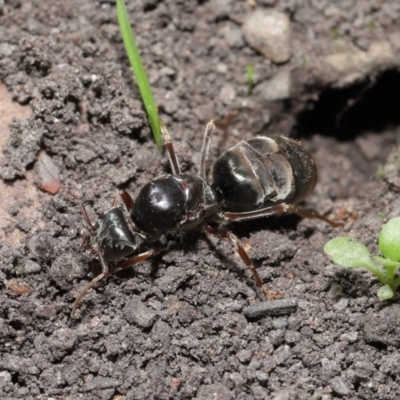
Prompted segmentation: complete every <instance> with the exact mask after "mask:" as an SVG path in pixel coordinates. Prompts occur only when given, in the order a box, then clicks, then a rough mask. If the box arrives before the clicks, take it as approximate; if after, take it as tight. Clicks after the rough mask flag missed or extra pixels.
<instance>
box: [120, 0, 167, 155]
mask: <svg viewBox="0 0 400 400" xmlns="http://www.w3.org/2000/svg"><path fill="white" fill-rule="evenodd" d="M117 16H118V23H119V27H120V30H121V36H122V39H123V41H124V45H125V50H126V53H127V54H128V58H129V62H130V63H131V67H132V69H133V73H134V74H135V77H136V81H137V84H138V86H139V91H140V95H141V96H142V101H143V104H144V108H145V109H146V113H147V117H148V118H149V121H150V126H151V130H152V132H153V136H154V140H155V141H156V144H157V147H158V149H160V150H161V147H162V140H161V126H160V119H159V118H158V112H157V106H156V103H155V101H154V97H153V93H152V92H151V88H150V83H149V80H148V78H147V75H146V70H145V69H144V66H143V63H142V59H141V58H140V54H139V50H138V48H137V46H136V41H135V36H134V34H133V31H132V28H131V25H130V23H129V17H128V12H127V11H126V7H125V3H124V0H117Z"/></svg>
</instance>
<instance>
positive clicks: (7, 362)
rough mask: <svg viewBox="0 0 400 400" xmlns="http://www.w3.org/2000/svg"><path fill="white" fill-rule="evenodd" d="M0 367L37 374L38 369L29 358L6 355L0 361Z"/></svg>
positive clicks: (22, 372)
mask: <svg viewBox="0 0 400 400" xmlns="http://www.w3.org/2000/svg"><path fill="white" fill-rule="evenodd" d="M0 368H1V369H5V370H8V371H13V372H19V373H21V374H28V375H38V374H39V369H38V368H37V367H36V365H35V364H34V363H33V361H32V360H31V359H29V358H23V357H18V356H14V355H6V356H4V358H3V359H2V360H1V361H0Z"/></svg>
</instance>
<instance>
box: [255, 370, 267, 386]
mask: <svg viewBox="0 0 400 400" xmlns="http://www.w3.org/2000/svg"><path fill="white" fill-rule="evenodd" d="M256 378H257V380H258V382H260V383H261V385H265V384H266V383H268V374H266V373H265V372H264V371H256Z"/></svg>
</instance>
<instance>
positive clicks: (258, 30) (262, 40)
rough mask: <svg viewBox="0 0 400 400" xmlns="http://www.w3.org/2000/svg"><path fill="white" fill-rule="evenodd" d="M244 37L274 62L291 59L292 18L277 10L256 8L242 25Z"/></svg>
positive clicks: (250, 44)
mask: <svg viewBox="0 0 400 400" xmlns="http://www.w3.org/2000/svg"><path fill="white" fill-rule="evenodd" d="M242 29H243V33H244V37H245V39H246V41H247V43H248V44H249V46H250V47H253V48H254V49H256V50H257V51H259V52H260V53H261V54H263V55H264V56H265V57H266V58H268V59H270V60H271V61H273V62H274V63H284V62H286V61H288V60H289V59H290V20H289V18H288V16H287V15H286V14H284V13H282V12H279V11H276V10H266V11H265V10H256V11H254V12H253V13H251V14H250V15H248V16H247V17H246V19H245V21H244V23H243V26H242Z"/></svg>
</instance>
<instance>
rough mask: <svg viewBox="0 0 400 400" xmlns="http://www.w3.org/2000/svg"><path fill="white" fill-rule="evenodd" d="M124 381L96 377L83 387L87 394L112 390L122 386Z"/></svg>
mask: <svg viewBox="0 0 400 400" xmlns="http://www.w3.org/2000/svg"><path fill="white" fill-rule="evenodd" d="M122 383H123V382H122V381H121V380H119V379H114V378H107V377H104V376H96V377H95V378H93V379H92V380H91V381H90V382H87V383H86V384H85V386H84V387H83V390H84V391H85V392H90V391H92V390H102V389H112V388H117V387H119V386H121V385H122Z"/></svg>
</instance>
